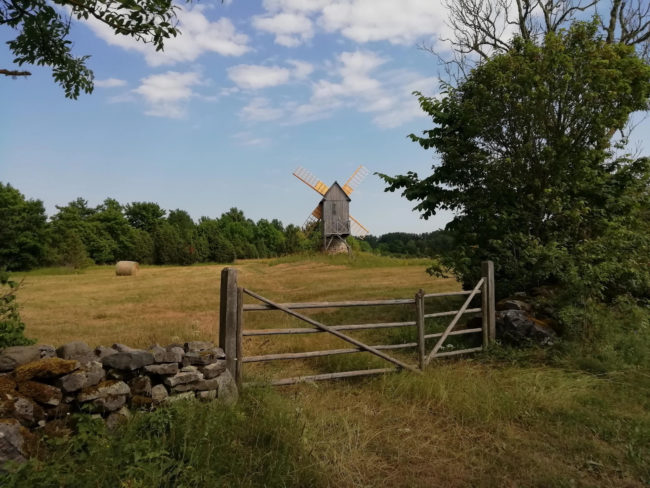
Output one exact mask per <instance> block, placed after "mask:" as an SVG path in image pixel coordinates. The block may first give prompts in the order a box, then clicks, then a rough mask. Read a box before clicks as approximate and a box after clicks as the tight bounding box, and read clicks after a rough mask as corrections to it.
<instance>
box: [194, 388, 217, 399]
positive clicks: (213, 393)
mask: <svg viewBox="0 0 650 488" xmlns="http://www.w3.org/2000/svg"><path fill="white" fill-rule="evenodd" d="M196 397H197V398H200V399H201V400H214V399H216V398H217V390H208V391H197V392H196Z"/></svg>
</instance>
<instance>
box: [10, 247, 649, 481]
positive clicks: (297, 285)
mask: <svg viewBox="0 0 650 488" xmlns="http://www.w3.org/2000/svg"><path fill="white" fill-rule="evenodd" d="M236 267H237V268H238V269H239V271H240V283H241V284H242V285H243V286H246V287H248V288H250V289H253V290H255V291H258V292H259V293H261V294H262V295H265V296H268V297H269V298H271V299H275V300H278V301H282V302H291V301H307V300H309V301H316V300H345V299H372V298H404V297H411V296H413V294H414V293H415V292H416V291H417V289H419V288H423V289H424V290H425V291H427V292H434V291H445V290H456V289H458V288H459V286H458V284H457V283H455V282H454V281H453V280H451V279H446V280H443V279H433V278H431V277H429V276H428V275H427V274H426V273H425V271H424V269H425V267H426V262H425V261H400V260H393V259H385V258H372V257H367V256H363V255H362V256H360V257H359V258H357V260H355V261H353V262H351V263H350V262H348V261H347V258H343V257H334V258H326V257H318V258H311V259H306V258H296V257H292V258H286V259H277V260H266V261H250V262H240V263H238V264H237V266H236ZM220 269H221V267H220V266H199V267H186V268H178V267H151V268H144V269H142V271H141V273H140V275H139V276H137V277H120V278H118V277H115V276H114V274H113V269H112V268H109V267H105V268H104V267H99V268H90V269H88V270H85V271H84V272H82V273H81V274H68V273H67V272H65V271H64V270H40V271H36V272H31V273H27V274H25V275H23V276H22V278H24V282H23V288H22V289H21V290H20V295H19V301H20V304H21V313H22V316H23V319H24V321H25V322H26V324H27V328H26V334H27V335H28V336H31V337H35V338H38V340H39V342H45V343H52V344H55V345H56V344H61V343H63V342H66V341H70V340H84V341H86V342H88V343H89V344H91V345H95V344H106V345H110V344H112V343H113V342H123V343H127V344H130V345H135V346H143V347H144V346H148V345H149V344H150V343H152V342H159V343H168V342H172V341H184V340H189V339H195V338H198V339H212V340H215V338H216V337H217V333H218V291H219V273H220ZM497 285H498V284H497ZM452 305H453V304H451V303H443V304H440V306H441V307H444V308H445V309H448V308H449V307H450V306H452ZM409 313H411V311H409V310H405V309H400V308H399V307H397V308H395V309H390V310H388V309H384V308H382V309H379V310H374V311H371V310H368V309H363V310H361V309H359V311H351V310H350V309H345V310H344V311H337V312H333V311H327V310H326V311H321V312H319V313H318V314H316V315H315V316H317V317H318V318H319V319H321V320H323V321H324V322H325V323H330V324H334V323H358V322H361V321H366V320H370V319H371V317H370V314H375V317H374V318H375V319H377V318H381V319H388V320H392V319H393V318H399V317H405V316H408V314H409ZM275 314H277V312H270V313H267V314H266V315H263V314H261V313H253V314H251V317H250V318H247V322H246V327H247V328H260V327H264V328H270V327H273V328H276V327H285V326H292V327H295V326H297V324H296V323H295V322H292V321H291V320H290V319H287V318H283V317H282V316H281V314H280V315H275ZM377 314H378V315H379V316H380V317H377ZM437 326H438V325H436V324H432V325H431V327H437ZM400 334H401V335H400ZM322 336H323V335H322V334H311V335H309V337H305V338H304V339H303V338H296V337H291V338H285V339H281V338H273V340H271V339H264V340H260V339H255V341H257V342H254V341H253V340H250V341H247V342H246V343H245V344H244V348H245V351H246V354H247V355H248V354H257V353H267V352H270V351H285V352H286V351H291V350H301V349H303V348H308V349H326V348H330V347H340V346H341V345H342V344H341V343H339V342H332V339H326V338H323V337H322ZM404 338H405V337H404V336H403V333H392V334H389V335H388V336H387V337H384V338H383V339H385V340H384V341H383V342H389V341H399V340H403V339H404ZM372 339H376V340H378V341H379V339H380V338H379V337H372ZM277 341H285V342H280V343H278V342H277ZM380 342H381V341H380ZM314 346H315V347H314ZM343 347H345V346H343ZM548 356H549V353H547V352H539V351H534V350H533V351H528V352H526V353H523V354H522V353H517V352H508V351H503V350H500V351H495V352H492V353H485V354H478V355H475V356H473V357H471V358H465V359H460V360H446V361H439V362H437V363H434V364H432V365H431V366H430V367H429V369H428V370H427V372H426V373H425V374H424V375H421V376H420V375H415V374H412V373H399V374H392V375H387V376H382V377H377V378H371V379H368V378H366V379H363V380H354V381H353V380H349V381H338V382H327V383H325V382H321V383H317V384H303V385H299V386H294V387H286V388H282V389H279V390H277V391H278V394H279V400H278V401H279V402H280V403H281V404H282V405H283V407H282V408H283V409H284V410H285V411H286V412H288V413H289V415H290V416H291V417H292V418H294V420H295V422H296V424H297V425H298V426H299V427H300V430H299V431H298V438H299V439H300V440H299V441H298V442H300V443H302V444H301V446H302V447H301V449H302V451H301V452H303V454H302V456H305V457H304V459H303V458H301V463H308V464H310V466H311V465H313V466H312V467H313V468H314V469H315V470H317V471H318V472H320V473H321V474H322V477H320V478H318V477H317V478H318V479H320V480H321V481H319V482H318V483H320V484H322V485H323V486H368V487H372V486H400V487H402V486H403V487H417V486H421V487H435V486H450V487H455V486H458V487H460V486H494V487H520V486H521V487H529V486H530V487H555V486H559V487H574V486H585V487H586V486H612V487H642V486H648V484H649V483H650V469H649V466H650V463H649V455H650V415H649V413H648V412H649V411H650V371H648V370H645V369H640V368H630V369H625V370H621V371H612V372H609V373H607V374H602V375H593V374H589V373H586V372H584V371H579V370H577V369H572V368H570V367H559V366H553V364H561V362H549V361H546V360H545V358H547V357H548ZM403 357H404V358H405V359H409V360H412V359H413V358H412V357H411V356H409V355H408V354H405V355H404V356H403ZM335 358H336V359H332V360H330V361H326V360H310V361H311V362H310V361H303V362H301V363H298V364H296V365H290V366H288V365H284V366H278V367H274V366H264V367H263V369H262V368H260V369H259V370H255V369H252V368H251V369H250V370H248V371H247V373H248V375H251V376H256V377H258V376H260V375H262V376H264V375H267V374H268V375H277V374H284V373H286V372H287V371H288V370H291V372H294V371H295V372H296V373H301V372H308V371H317V372H324V371H326V370H330V371H331V370H332V369H334V368H340V369H350V368H351V367H354V368H359V367H368V366H374V365H375V364H376V363H375V362H374V361H373V360H372V359H369V358H366V357H365V356H364V355H363V354H359V355H345V356H339V357H335ZM314 479H316V478H314ZM285 480H286V482H285V483H283V482H277V481H275V482H274V483H273V486H283V485H285V484H286V485H288V486H304V485H301V484H300V483H301V482H296V483H298V484H295V483H293V484H292V483H291V482H290V481H288V480H289V478H286V479H285ZM302 483H304V481H303V482H302ZM310 483H317V482H316V481H311V482H310ZM316 485H317V484H314V486H316ZM138 486H140V485H138ZM196 486H210V485H209V484H206V485H196ZM251 486H255V485H254V484H253V485H251ZM310 486H311V485H310Z"/></svg>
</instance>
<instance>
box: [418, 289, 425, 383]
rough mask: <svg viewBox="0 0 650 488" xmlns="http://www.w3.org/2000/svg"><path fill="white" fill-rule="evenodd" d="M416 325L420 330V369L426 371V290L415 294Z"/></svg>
mask: <svg viewBox="0 0 650 488" xmlns="http://www.w3.org/2000/svg"><path fill="white" fill-rule="evenodd" d="M415 324H416V325H417V328H418V357H419V359H420V369H421V370H422V371H424V367H425V361H426V357H427V356H426V341H425V339H424V290H423V289H422V288H420V290H419V291H418V292H417V293H416V294H415Z"/></svg>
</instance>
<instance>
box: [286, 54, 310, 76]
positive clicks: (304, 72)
mask: <svg viewBox="0 0 650 488" xmlns="http://www.w3.org/2000/svg"><path fill="white" fill-rule="evenodd" d="M287 63H289V64H290V65H291V66H293V73H292V75H293V77H294V78H297V79H299V80H303V79H305V78H307V77H308V76H309V75H310V74H312V73H313V72H314V66H313V65H312V64H311V63H308V62H306V61H298V60H296V59H290V60H288V61H287Z"/></svg>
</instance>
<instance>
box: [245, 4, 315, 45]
mask: <svg viewBox="0 0 650 488" xmlns="http://www.w3.org/2000/svg"><path fill="white" fill-rule="evenodd" d="M253 27H255V28H256V29H258V30H261V31H265V32H269V33H271V34H275V43H276V44H280V45H281V46H285V47H295V46H299V45H300V44H302V43H303V42H305V41H306V40H308V39H311V38H312V37H313V36H314V28H313V26H312V21H311V20H309V17H307V16H305V15H302V14H297V13H288V12H285V13H280V14H277V15H272V16H267V17H254V18H253Z"/></svg>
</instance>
